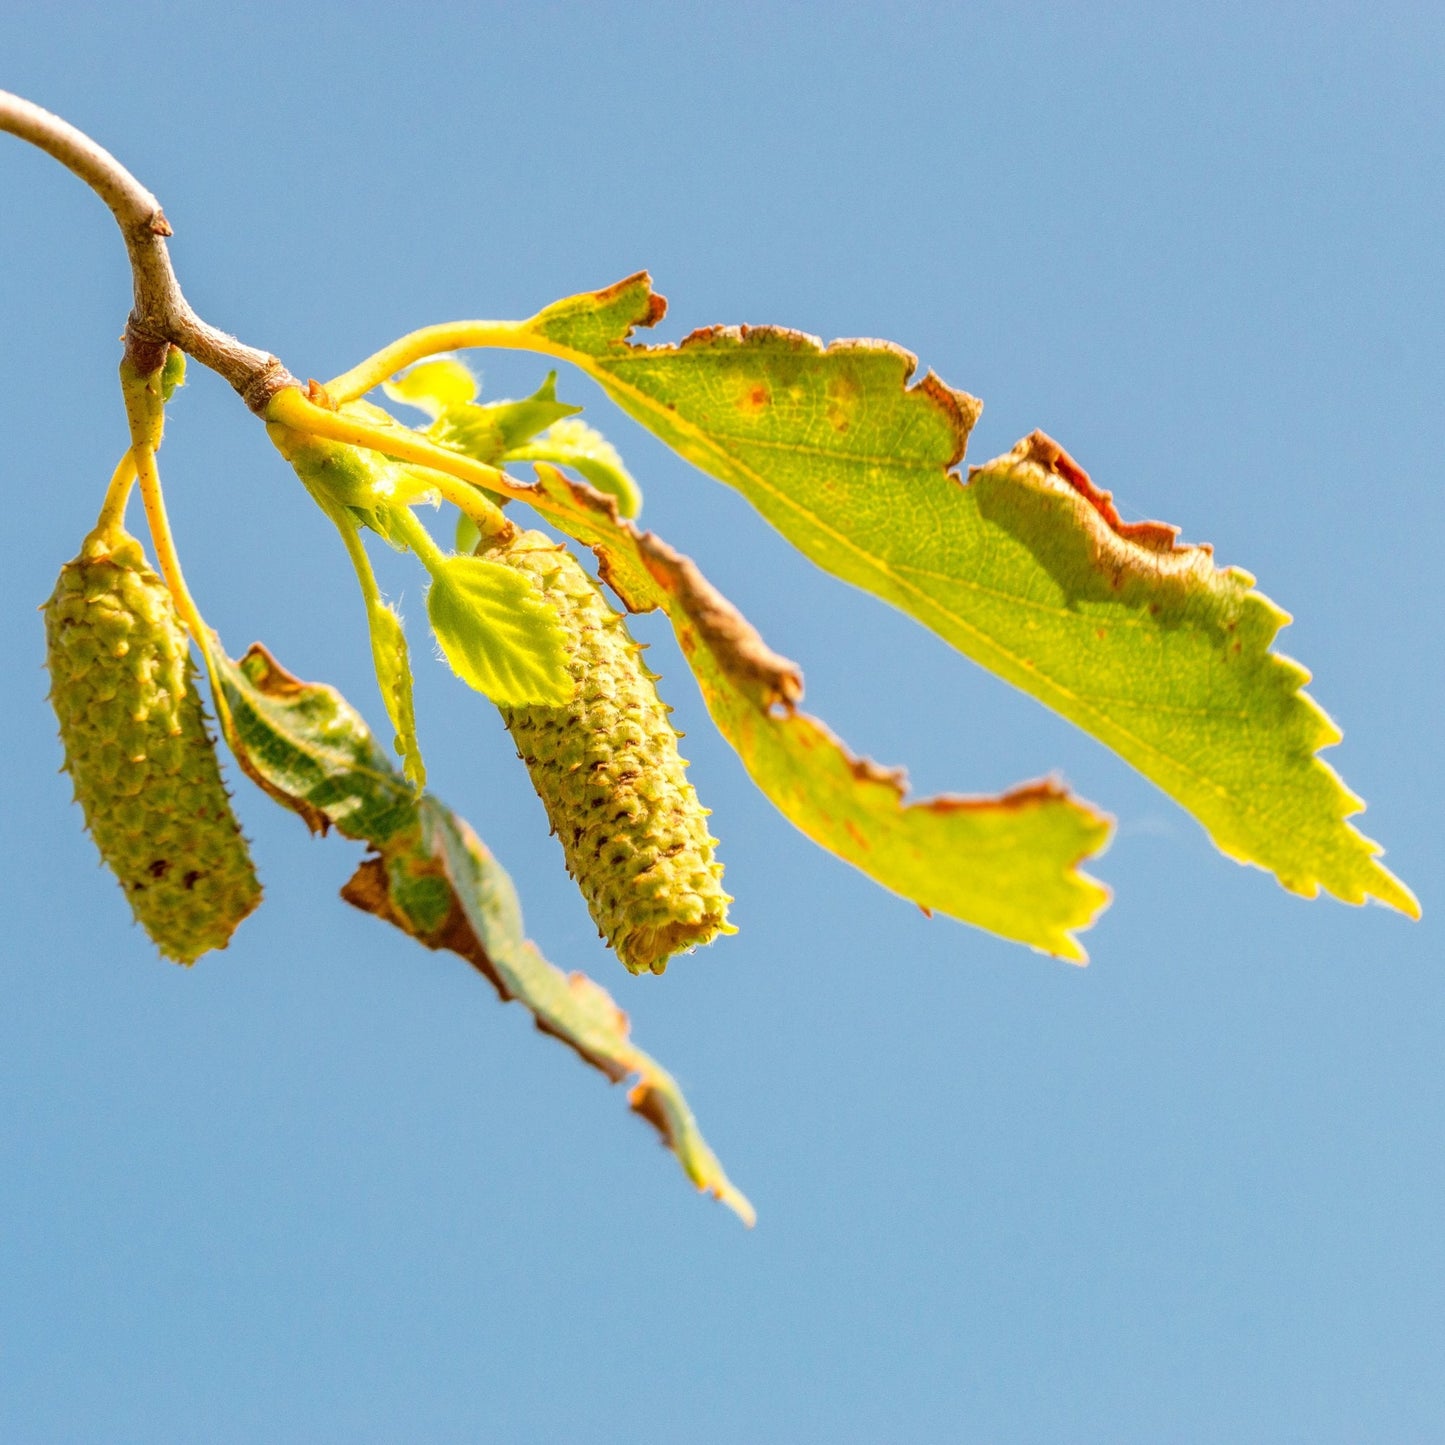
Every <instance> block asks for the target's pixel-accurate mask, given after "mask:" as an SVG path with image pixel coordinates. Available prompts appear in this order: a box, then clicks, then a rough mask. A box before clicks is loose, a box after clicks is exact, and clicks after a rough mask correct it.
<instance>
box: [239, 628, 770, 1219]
mask: <svg viewBox="0 0 1445 1445" xmlns="http://www.w3.org/2000/svg"><path fill="white" fill-rule="evenodd" d="M210 652H211V662H212V664H213V666H214V668H215V671H216V676H217V679H218V682H219V688H220V693H221V696H222V698H223V699H224V704H225V705H224V707H223V708H222V709H221V716H222V723H223V727H224V730H225V734H226V740H227V742H228V743H229V744H230V746H231V748H232V749H233V750H234V752H235V754H236V757H237V759H238V760H239V762H240V764H241V766H242V768H243V769H244V770H245V771H246V773H247V774H248V775H249V776H250V777H252V778H253V779H254V780H255V781H256V782H257V783H259V784H260V786H261V787H263V788H264V789H265V790H266V792H267V793H268V794H270V796H271V797H273V798H274V799H276V801H278V802H280V803H282V804H283V805H284V806H286V807H288V808H290V809H292V810H293V811H295V812H297V813H299V814H300V815H301V817H302V818H304V819H305V820H306V822H307V824H308V825H309V826H310V827H311V828H313V829H314V830H317V831H325V830H326V829H327V828H329V827H335V828H336V830H337V831H338V832H339V833H341V834H342V835H343V836H344V837H347V838H351V839H354V840H356V841H358V842H362V843H366V844H368V845H370V847H371V848H372V849H373V850H374V853H373V856H371V857H368V858H367V859H366V861H365V862H363V863H362V864H361V866H360V868H359V869H358V870H357V872H356V874H355V876H354V877H353V878H352V879H351V881H350V882H349V883H347V885H346V887H345V888H344V889H343V890H342V896H343V897H344V898H346V900H347V901H348V902H350V903H352V904H354V905H355V906H356V907H358V908H360V909H363V910H364V911H366V912H368V913H372V914H375V915H376V916H377V917H378V918H383V919H385V920H386V921H387V922H389V923H392V924H394V925H395V926H396V927H398V928H400V929H402V930H403V931H404V932H406V933H408V934H410V935H411V936H412V937H413V938H415V939H417V940H418V941H419V942H421V943H423V944H425V945H426V946H427V947H428V948H438V949H440V948H445V949H449V950H451V951H452V952H453V953H456V954H458V955H460V956H461V957H462V958H464V959H466V960H467V962H469V963H470V964H471V965H472V966H473V967H474V968H476V970H477V971H478V972H479V973H480V974H482V976H483V977H484V978H486V979H487V980H488V981H489V982H490V983H491V984H492V986H493V987H494V988H495V989H496V990H497V993H498V994H499V995H500V997H501V998H502V999H503V1000H504V1001H506V1000H510V999H515V1000H516V1001H517V1002H518V1003H520V1004H521V1005H522V1006H523V1007H524V1008H526V1009H527V1010H528V1011H529V1012H530V1013H531V1014H532V1015H533V1017H534V1018H535V1020H536V1022H537V1027H538V1028H539V1029H540V1030H541V1031H542V1032H543V1033H547V1034H551V1035H552V1036H553V1037H554V1038H557V1039H560V1040H561V1041H562V1042H563V1043H565V1044H567V1045H568V1046H569V1047H570V1048H571V1049H573V1050H574V1051H575V1052H576V1053H577V1054H578V1055H579V1056H580V1057H581V1058H582V1059H583V1060H585V1061H586V1062H587V1063H589V1064H591V1065H592V1066H593V1067H594V1068H596V1069H598V1070H600V1071H601V1072H602V1073H603V1074H605V1075H606V1076H607V1078H609V1079H611V1080H613V1081H619V1080H622V1079H628V1078H630V1079H632V1080H633V1084H632V1087H631V1088H630V1089H629V1091H628V1095H627V1101H628V1103H629V1105H630V1106H631V1107H632V1108H633V1109H634V1110H635V1111H636V1112H637V1113H638V1114H640V1115H641V1116H642V1117H643V1118H644V1119H646V1120H647V1121H648V1122H649V1123H650V1124H652V1125H653V1127H654V1128H656V1129H657V1130H658V1132H659V1133H660V1134H661V1136H662V1138H663V1140H664V1142H665V1143H666V1144H667V1145H668V1147H669V1148H670V1149H671V1150H672V1151H673V1153H674V1154H675V1155H676V1156H677V1158H678V1161H679V1162H680V1163H681V1165H682V1167H683V1169H684V1170H685V1171H686V1172H687V1175H688V1177H689V1178H690V1179H691V1180H692V1181H693V1183H694V1184H696V1185H697V1187H698V1188H699V1189H700V1190H702V1191H704V1192H706V1193H708V1194H711V1195H712V1196H713V1197H714V1198H716V1199H719V1200H721V1201H722V1202H723V1203H724V1204H726V1205H728V1207H729V1208H731V1209H733V1210H734V1211H735V1212H736V1213H737V1214H738V1215H739V1216H740V1217H741V1218H742V1219H743V1220H744V1221H745V1222H746V1223H748V1224H751V1223H752V1221H753V1217H754V1216H753V1209H752V1206H751V1205H750V1204H749V1203H748V1201H747V1199H746V1198H744V1196H743V1195H742V1194H741V1193H740V1192H739V1191H738V1190H737V1189H736V1188H735V1187H734V1186H733V1185H732V1184H731V1183H730V1181H729V1180H728V1177H727V1175H726V1174H725V1173H724V1172H723V1169H722V1166H721V1164H719V1162H718V1160H717V1158H716V1156H715V1155H714V1154H713V1153H712V1151H711V1150H710V1149H709V1148H708V1146H707V1143H706V1142H705V1141H704V1139H703V1137H702V1135H701V1133H700V1132H699V1130H698V1127H697V1124H696V1121H695V1120H694V1119H693V1116H692V1112H691V1111H690V1110H689V1108H688V1106H687V1102H686V1100H685V1099H684V1098H683V1096H682V1093H681V1090H680V1089H679V1088H678V1086H677V1083H676V1081H675V1080H674V1079H673V1078H672V1076H671V1075H670V1074H669V1073H668V1072H667V1071H666V1070H665V1069H663V1068H662V1067H661V1065H659V1064H658V1063H657V1062H656V1060H654V1059H653V1058H651V1057H650V1056H649V1055H647V1054H645V1053H644V1052H643V1051H642V1050H641V1049H639V1048H638V1047H637V1046H636V1045H635V1044H634V1043H633V1042H632V1040H631V1038H630V1036H629V1025H628V1020H627V1015H626V1014H624V1013H623V1012H622V1010H621V1009H619V1008H618V1007H617V1005H616V1004H615V1003H614V1002H613V1000H612V998H611V997H610V995H609V994H608V993H607V991H606V990H605V989H603V988H602V987H601V986H600V985H598V984H596V983H594V982H593V981H592V980H591V979H589V978H587V977H586V976H585V975H583V974H580V973H571V974H568V973H564V972H563V971H562V970H561V969H559V968H557V967H556V966H555V965H554V964H551V963H549V962H548V961H547V960H546V959H545V958H543V957H542V955H541V953H539V952H538V950H537V948H536V946H535V945H534V944H533V943H532V942H531V941H530V940H529V939H528V938H527V937H526V934H525V932H524V931H523V926H522V915H521V909H520V906H519V904H518V902H517V896H516V891H515V889H514V888H513V886H512V882H511V879H510V878H509V877H508V876H507V874H506V872H505V871H504V870H503V869H502V868H501V867H500V866H499V865H498V863H497V862H496V860H495V859H494V858H493V857H492V855H491V854H490V853H489V852H488V851H487V849H486V848H485V847H484V846H483V845H482V843H481V842H480V841H479V840H478V838H477V836H476V834H475V833H474V832H473V831H472V830H471V828H470V827H469V826H468V825H467V824H466V823H465V822H464V821H463V820H462V819H461V818H459V817H457V816H456V814H455V813H453V812H451V810H450V809H448V808H447V807H446V806H445V805H444V804H443V803H441V802H440V801H438V800H437V799H436V798H434V797H432V796H431V795H429V794H424V795H422V796H421V797H418V796H417V795H416V794H415V793H414V792H413V790H412V789H411V788H410V787H409V786H408V784H407V782H406V780H405V779H404V778H402V776H401V775H400V774H399V773H397V772H396V770H395V769H394V768H393V767H392V766H391V764H390V762H389V761H388V759H387V757H386V753H385V751H384V750H383V749H382V748H381V747H380V746H379V745H378V743H377V741H376V739H375V738H374V737H373V736H372V734H371V732H370V731H369V729H368V728H367V726H366V724H365V723H364V722H363V721H362V719H361V717H360V716H359V715H358V714H357V713H356V712H355V710H354V709H353V708H352V707H351V706H350V704H349V703H347V702H346V700H345V699H344V698H343V697H342V696H341V695H340V693H338V692H337V691H336V690H335V689H334V688H330V687H326V686H324V685H322V684H319V683H307V682H302V681H301V680H300V679H298V678H296V677H293V676H292V675H291V674H290V673H289V672H287V671H286V670H285V669H284V668H283V667H281V665H280V664H279V663H277V662H276V660H275V659H274V658H273V657H272V656H271V655H270V654H269V653H268V652H267V651H266V650H265V649H264V648H262V647H260V646H259V645H257V646H254V647H252V648H251V650H250V651H249V652H248V653H247V654H246V655H245V657H243V658H242V659H241V660H240V662H239V663H237V662H233V661H231V660H230V659H229V658H227V657H226V656H225V654H224V652H223V651H222V649H221V648H220V646H219V645H218V644H217V645H215V646H214V647H212V648H211V649H210Z"/></svg>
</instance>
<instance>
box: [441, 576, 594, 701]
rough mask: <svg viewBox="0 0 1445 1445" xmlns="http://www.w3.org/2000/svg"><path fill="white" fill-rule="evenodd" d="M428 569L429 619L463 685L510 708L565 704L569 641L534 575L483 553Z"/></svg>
mask: <svg viewBox="0 0 1445 1445" xmlns="http://www.w3.org/2000/svg"><path fill="white" fill-rule="evenodd" d="M428 570H429V571H430V572H431V575H432V584H431V587H430V588H429V589H428V591H427V597H426V610H427V616H428V617H429V618H430V619H431V625H432V630H433V631H434V632H435V633H436V636H437V641H438V642H439V643H440V644H441V648H442V651H443V653H445V654H446V659H447V661H448V662H449V663H450V664H451V666H452V670H453V671H454V672H455V673H456V674H457V676H458V677H460V678H461V679H462V681H463V682H465V683H466V684H467V685H468V686H469V687H474V688H475V689H476V690H477V691H478V692H480V693H483V694H484V695H485V696H487V697H489V698H491V699H492V701H493V702H499V703H504V704H507V705H509V706H518V705H521V704H523V703H547V704H551V705H560V704H561V703H564V702H566V701H567V699H568V698H569V697H570V696H571V695H572V679H571V676H570V675H569V673H568V671H567V652H566V644H565V639H564V638H563V636H562V631H561V629H560V628H559V627H558V625H557V619H556V618H555V617H554V616H553V613H552V610H551V608H550V607H548V606H547V603H546V602H545V601H544V600H543V598H542V596H541V594H540V593H539V592H538V591H537V589H536V588H535V587H534V586H533V585H532V583H531V581H530V579H528V578H527V577H525V576H524V575H522V574H521V573H519V572H517V571H515V570H514V569H512V568H510V567H503V566H501V565H500V564H498V563H496V562H487V561H484V560H483V559H482V558H480V557H447V558H445V559H443V560H441V561H440V562H438V563H434V564H433V563H429V564H428Z"/></svg>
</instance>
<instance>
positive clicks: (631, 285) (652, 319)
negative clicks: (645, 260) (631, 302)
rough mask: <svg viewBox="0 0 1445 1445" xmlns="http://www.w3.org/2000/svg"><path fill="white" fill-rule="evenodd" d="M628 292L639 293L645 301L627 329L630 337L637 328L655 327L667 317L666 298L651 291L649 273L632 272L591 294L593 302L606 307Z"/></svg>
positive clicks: (650, 276) (650, 275)
mask: <svg viewBox="0 0 1445 1445" xmlns="http://www.w3.org/2000/svg"><path fill="white" fill-rule="evenodd" d="M629 291H641V292H642V293H643V295H644V297H645V300H644V309H643V310H642V311H641V312H640V313H639V314H638V315H637V316H636V317H635V318H634V320H633V321H632V322H631V324H630V325H629V326H628V328H627V332H628V335H631V333H632V331H633V330H634V329H635V328H637V327H641V328H643V329H644V330H646V329H647V328H648V327H652V326H656V325H657V323H658V322H659V321H661V320H662V318H663V317H664V316H666V315H667V297H666V296H662V295H659V294H658V293H657V292H656V291H654V290H653V289H652V274H651V272H649V271H634V272H633V273H632V275H630V276H624V277H623V278H622V280H620V281H614V282H613V283H612V285H610V286H604V287H603V288H602V290H600V291H594V292H593V293H592V294H593V299H594V300H595V301H597V302H598V303H599V304H600V305H602V306H606V305H607V304H608V302H611V301H616V300H617V299H618V298H619V297H622V296H625V295H626V294H627V293H628V292H629Z"/></svg>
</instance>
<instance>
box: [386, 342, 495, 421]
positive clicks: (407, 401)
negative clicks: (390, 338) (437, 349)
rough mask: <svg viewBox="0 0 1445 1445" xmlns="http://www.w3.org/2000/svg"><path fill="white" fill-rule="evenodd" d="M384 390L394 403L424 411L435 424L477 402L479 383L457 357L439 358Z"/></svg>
mask: <svg viewBox="0 0 1445 1445" xmlns="http://www.w3.org/2000/svg"><path fill="white" fill-rule="evenodd" d="M381 389H382V390H383V391H384V392H385V393H386V394H387V396H389V397H390V398H391V399H392V400H393V401H399V402H401V403H403V404H404V405H406V406H414V407H416V409H417V410H418V411H424V412H425V413H426V414H427V415H428V416H429V417H431V419H432V420H433V421H435V420H436V419H437V418H438V417H439V416H441V415H442V413H443V412H446V411H448V410H450V409H451V408H452V407H458V406H465V405H466V404H467V403H468V402H469V401H475V400H476V396H477V379H476V377H474V376H473V375H472V373H471V372H470V371H469V370H468V369H467V367H466V366H465V365H463V363H462V362H460V361H458V360H457V359H456V357H454V356H437V357H433V358H432V359H431V360H430V361H423V362H420V363H419V364H418V365H416V366H413V367H412V368H411V369H410V370H409V371H405V372H403V373H402V374H401V375H400V376H397V377H394V378H393V379H392V380H391V381H384V382H382V384H381Z"/></svg>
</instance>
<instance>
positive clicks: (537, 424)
mask: <svg viewBox="0 0 1445 1445" xmlns="http://www.w3.org/2000/svg"><path fill="white" fill-rule="evenodd" d="M382 390H383V391H384V392H385V393H386V394H387V396H389V397H390V398H391V399H392V400H393V401H399V402H402V403H403V404H405V405H407V406H414V407H416V408H417V409H418V410H420V411H424V412H426V414H427V415H428V416H429V417H430V418H431V420H432V424H431V426H430V427H428V428H427V430H426V435H427V436H428V437H429V438H430V439H431V440H432V441H434V442H436V443H437V444H438V445H439V446H444V447H450V448H451V450H452V451H457V452H461V453H462V454H463V455H464V456H469V457H471V458H473V459H474V460H476V461H479V462H486V463H487V464H488V465H492V464H494V463H496V462H498V461H500V460H501V459H502V457H503V455H504V454H505V453H506V452H507V451H508V450H509V449H510V448H512V447H515V446H520V445H521V444H522V443H523V442H525V441H527V440H529V439H530V438H531V437H534V436H536V434H537V433H538V432H540V431H542V430H544V429H545V428H546V427H549V426H551V425H552V423H553V422H556V421H560V420H561V419H562V418H564V417H569V416H575V415H576V414H577V412H579V411H581V410H582V408H581V407H578V406H568V405H567V404H566V403H565V402H560V401H558V400H557V373H556V372H555V371H550V372H548V373H547V378H546V380H545V381H543V383H542V385H541V386H539V387H538V388H537V390H536V391H535V392H534V393H533V394H532V395H531V396H529V397H527V398H525V399H524V400H522V401H494V402H489V403H488V404H487V405H485V406H477V405H474V404H473V402H474V398H475V397H476V395H477V382H476V378H475V377H474V376H473V375H472V373H471V372H470V371H469V370H468V369H467V368H466V366H465V365H464V364H463V363H462V362H460V361H458V360H457V359H456V358H455V357H454V356H443V357H438V358H435V359H433V360H430V361H423V362H421V363H420V364H418V365H416V366H413V367H412V368H411V369H410V370H409V371H405V372H403V373H402V374H401V375H400V376H399V377H397V378H396V379H394V380H392V381H387V382H383V383H382ZM388 420H390V418H388Z"/></svg>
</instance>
